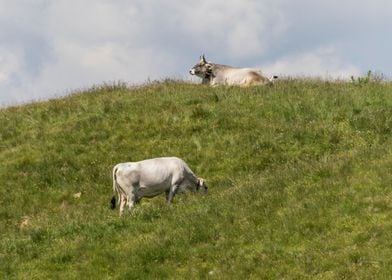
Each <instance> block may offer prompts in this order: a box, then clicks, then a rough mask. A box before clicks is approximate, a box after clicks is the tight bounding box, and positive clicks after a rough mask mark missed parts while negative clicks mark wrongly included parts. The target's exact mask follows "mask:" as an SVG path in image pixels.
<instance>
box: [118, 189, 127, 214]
mask: <svg viewBox="0 0 392 280" xmlns="http://www.w3.org/2000/svg"><path fill="white" fill-rule="evenodd" d="M119 201H120V217H121V216H122V214H123V212H124V207H125V204H126V203H127V198H126V197H125V195H123V194H120V199H119Z"/></svg>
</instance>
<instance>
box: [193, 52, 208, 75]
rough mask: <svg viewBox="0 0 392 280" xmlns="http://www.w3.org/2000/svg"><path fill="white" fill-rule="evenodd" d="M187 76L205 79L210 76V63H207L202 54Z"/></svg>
mask: <svg viewBox="0 0 392 280" xmlns="http://www.w3.org/2000/svg"><path fill="white" fill-rule="evenodd" d="M189 74H191V75H196V76H198V77H200V78H203V79H204V78H207V77H209V76H211V74H212V63H211V62H208V61H207V60H206V58H205V57H204V54H203V55H202V56H200V61H199V63H197V64H196V65H195V66H193V67H192V68H191V70H189Z"/></svg>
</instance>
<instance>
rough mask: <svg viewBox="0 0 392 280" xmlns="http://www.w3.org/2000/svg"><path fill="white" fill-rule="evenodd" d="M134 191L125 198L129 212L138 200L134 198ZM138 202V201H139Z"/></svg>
mask: <svg viewBox="0 0 392 280" xmlns="http://www.w3.org/2000/svg"><path fill="white" fill-rule="evenodd" d="M135 192H136V189H135V188H134V189H133V190H132V191H131V192H130V193H129V194H128V197H127V199H128V203H127V205H128V208H129V210H131V209H132V207H133V206H134V205H135V204H136V203H138V199H137V196H136V193H135ZM139 200H140V199H139Z"/></svg>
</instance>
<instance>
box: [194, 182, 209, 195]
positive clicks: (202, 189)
mask: <svg viewBox="0 0 392 280" xmlns="http://www.w3.org/2000/svg"><path fill="white" fill-rule="evenodd" d="M196 191H198V192H203V193H207V191H208V187H207V184H206V181H205V180H204V179H203V178H197V185H196Z"/></svg>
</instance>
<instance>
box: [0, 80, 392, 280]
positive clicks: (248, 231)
mask: <svg viewBox="0 0 392 280" xmlns="http://www.w3.org/2000/svg"><path fill="white" fill-rule="evenodd" d="M391 130H392V86H391V85H390V84H387V83H385V84H384V83H366V84H361V85H360V86H358V85H356V84H355V83H343V82H342V83H338V82H336V83H335V82H323V81H306V80H290V81H281V82H280V83H277V84H276V85H275V86H274V87H253V88H247V89H244V88H239V87H217V88H210V87H205V86H201V85H191V84H186V83H183V82H173V81H166V82H160V83H155V84H149V85H145V86H141V87H135V88H131V89H130V88H127V87H125V86H123V85H111V86H103V87H96V88H92V89H91V90H88V91H85V92H80V93H75V94H73V95H71V96H69V97H66V98H63V99H56V100H51V101H48V102H42V103H33V104H29V105H25V106H21V107H13V108H7V109H2V110H1V111H0V141H1V142H0V161H1V166H0V183H1V185H0V205H1V207H0V238H1V239H0V278H5V279H45V278H47V279H57V278H58V279H80V278H88V279H97V278H98V279H102V278H114V279H133V278H137V279H145V278H147V279H149V278H178V279H184V278H196V279H197V278H211V279H228V278H229V279H238V278H253V279H283V278H285V279H314V278H316V279H342V278H349V279H350V278H351V279H388V278H389V277H390V275H391V273H392V250H391V249H392V248H391V244H392V235H391V232H392V222H391V221H392V219H391V213H392V212H391V210H392V209H391V205H392V194H391V186H392V177H391V175H390V173H391V170H392V140H391V132H392V131H391ZM168 155H176V156H179V157H182V158H183V159H185V160H186V161H187V162H188V163H189V165H190V167H191V168H192V169H193V170H194V171H195V173H196V174H198V175H199V176H202V177H203V178H206V179H207V182H208V183H209V186H210V188H209V194H208V195H207V196H197V195H195V196H194V195H181V196H180V195H179V196H177V197H176V198H175V200H174V204H173V205H170V206H167V205H166V204H165V199H164V197H163V196H162V197H156V198H153V199H150V200H148V199H146V200H143V201H142V203H141V204H140V205H137V207H136V208H135V209H134V210H133V211H132V212H131V213H128V214H127V215H125V217H123V218H119V217H118V212H117V211H111V210H110V209H109V199H110V196H111V192H112V190H111V169H112V167H113V166H114V165H115V164H116V163H118V162H124V161H137V160H141V159H145V158H151V157H157V156H168ZM78 193H81V196H80V198H78V195H75V194H78Z"/></svg>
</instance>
